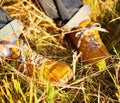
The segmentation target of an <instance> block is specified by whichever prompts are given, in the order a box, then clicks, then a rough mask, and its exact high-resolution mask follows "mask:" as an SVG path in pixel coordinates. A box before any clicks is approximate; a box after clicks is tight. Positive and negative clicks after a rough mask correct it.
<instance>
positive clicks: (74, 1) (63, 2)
mask: <svg viewBox="0 0 120 103" xmlns="http://www.w3.org/2000/svg"><path fill="white" fill-rule="evenodd" d="M38 2H39V3H40V5H41V6H42V8H43V10H44V11H45V13H46V14H47V16H49V17H50V18H52V19H61V20H62V21H65V20H69V19H70V18H71V17H72V16H73V15H74V14H75V13H76V12H77V11H78V10H79V9H80V7H82V6H83V4H82V3H81V1H80V0H38Z"/></svg>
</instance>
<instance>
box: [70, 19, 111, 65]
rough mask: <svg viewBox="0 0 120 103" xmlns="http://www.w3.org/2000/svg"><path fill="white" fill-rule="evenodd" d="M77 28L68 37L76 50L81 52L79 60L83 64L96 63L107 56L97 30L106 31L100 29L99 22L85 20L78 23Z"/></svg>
mask: <svg viewBox="0 0 120 103" xmlns="http://www.w3.org/2000/svg"><path fill="white" fill-rule="evenodd" d="M77 29H78V30H77V31H75V32H73V33H70V34H69V37H70V39H71V41H72V43H73V44H74V46H75V47H76V48H77V50H78V52H81V53H82V56H81V61H82V62H83V63H84V64H92V63H97V62H98V61H100V60H102V59H106V58H108V56H109V53H108V51H107V49H106V47H105V45H104V44H103V42H102V40H101V38H100V35H99V33H98V31H103V32H107V31H106V30H105V29H102V28H101V26H100V24H98V23H93V22H91V21H90V20H86V21H84V22H82V23H80V25H79V28H77Z"/></svg>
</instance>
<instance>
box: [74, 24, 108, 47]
mask: <svg viewBox="0 0 120 103" xmlns="http://www.w3.org/2000/svg"><path fill="white" fill-rule="evenodd" d="M95 30H98V31H101V32H108V31H107V30H106V29H104V28H101V25H100V24H99V23H94V24H92V25H90V26H89V27H86V28H83V29H82V30H81V31H80V32H77V33H76V34H75V37H77V38H79V40H78V45H77V48H79V47H80V44H81V40H82V38H83V37H84V36H85V35H87V36H89V32H94V31H95Z"/></svg>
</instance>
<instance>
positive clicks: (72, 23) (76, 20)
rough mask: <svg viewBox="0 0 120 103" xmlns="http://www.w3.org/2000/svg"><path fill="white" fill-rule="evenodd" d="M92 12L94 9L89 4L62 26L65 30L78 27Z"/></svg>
mask: <svg viewBox="0 0 120 103" xmlns="http://www.w3.org/2000/svg"><path fill="white" fill-rule="evenodd" d="M91 12H92V10H91V8H90V7H89V6H88V5H85V6H83V7H81V8H80V10H79V11H78V12H77V13H76V14H75V15H74V16H73V17H72V18H71V19H70V20H69V21H68V23H66V24H65V25H64V26H63V27H62V28H63V29H64V30H65V31H71V29H73V28H75V27H78V26H79V24H80V22H82V21H83V20H85V18H86V17H87V16H89V15H90V14H91Z"/></svg>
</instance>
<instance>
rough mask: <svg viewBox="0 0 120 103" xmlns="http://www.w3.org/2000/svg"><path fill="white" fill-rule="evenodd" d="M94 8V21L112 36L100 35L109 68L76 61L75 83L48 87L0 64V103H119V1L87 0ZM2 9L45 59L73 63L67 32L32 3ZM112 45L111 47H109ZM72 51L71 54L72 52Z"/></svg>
mask: <svg viewBox="0 0 120 103" xmlns="http://www.w3.org/2000/svg"><path fill="white" fill-rule="evenodd" d="M84 2H85V3H87V4H90V6H91V7H92V9H93V14H92V15H91V18H92V19H93V21H96V22H100V23H101V24H102V26H103V27H105V28H106V29H107V30H108V31H109V32H110V33H109V34H105V33H104V34H101V37H102V39H103V42H104V43H105V45H106V46H107V48H108V50H109V52H110V53H111V54H112V58H111V60H110V61H109V64H107V69H106V70H104V71H99V69H98V68H93V67H91V66H84V65H81V63H80V62H77V64H76V66H74V67H76V68H75V69H76V75H75V80H72V81H70V83H69V84H68V85H66V86H62V87H61V86H60V87H56V88H55V87H54V86H52V85H50V84H49V83H47V86H46V87H45V88H43V87H41V85H40V83H39V82H38V81H35V80H33V79H31V78H29V77H27V76H25V75H23V74H22V73H20V72H18V71H17V70H16V69H15V64H14V62H12V63H11V64H9V63H7V62H5V61H4V60H0V61H1V68H0V103H9V102H10V103H15V102H17V103H24V102H25V103H97V102H98V103H118V102H120V46H119V44H120V17H119V15H120V12H118V11H120V4H119V0H104V1H102V0H87V1H86V0H85V1H84ZM2 3H3V5H4V6H3V8H4V9H5V10H6V11H7V12H8V13H9V14H10V15H11V17H13V18H17V19H19V20H21V21H22V22H23V24H24V26H25V28H24V32H23V34H22V38H24V39H25V42H27V43H28V44H29V45H30V47H31V48H32V49H33V50H34V51H36V52H37V53H40V54H42V55H43V56H45V57H47V58H50V59H53V60H57V61H61V62H65V63H66V64H68V65H69V66H71V64H72V61H73V60H72V55H73V53H74V51H73V50H72V48H71V47H70V46H69V45H68V44H67V42H66V41H64V40H63V37H64V35H65V32H64V31H63V30H62V29H60V28H58V27H56V25H55V24H54V23H53V21H52V20H51V19H50V18H48V17H47V16H46V15H45V14H44V13H43V12H41V11H39V9H38V8H37V7H36V6H35V5H34V4H33V3H32V2H31V1H30V0H20V1H18V0H5V1H4V0H3V2H2ZM110 44H111V45H110ZM71 51H72V52H71Z"/></svg>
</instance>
